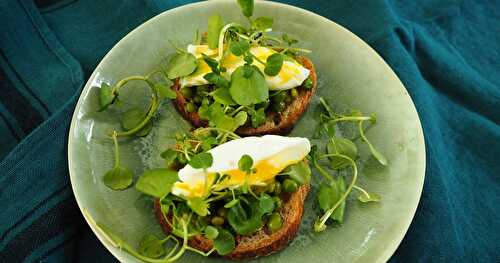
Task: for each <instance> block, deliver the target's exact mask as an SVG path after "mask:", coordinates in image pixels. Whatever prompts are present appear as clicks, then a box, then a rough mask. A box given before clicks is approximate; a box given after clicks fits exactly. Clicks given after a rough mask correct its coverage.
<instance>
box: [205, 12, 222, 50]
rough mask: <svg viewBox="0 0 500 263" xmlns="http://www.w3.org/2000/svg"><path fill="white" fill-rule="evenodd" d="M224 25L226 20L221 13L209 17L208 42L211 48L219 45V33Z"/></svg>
mask: <svg viewBox="0 0 500 263" xmlns="http://www.w3.org/2000/svg"><path fill="white" fill-rule="evenodd" d="M223 26H224V21H223V20H222V17H221V16H220V15H219V14H216V15H212V16H210V17H209V18H208V30H207V42H208V47H209V48H210V49H214V48H217V47H218V46H219V34H220V31H221V29H222V27H223Z"/></svg>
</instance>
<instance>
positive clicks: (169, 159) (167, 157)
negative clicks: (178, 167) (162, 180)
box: [160, 148, 177, 167]
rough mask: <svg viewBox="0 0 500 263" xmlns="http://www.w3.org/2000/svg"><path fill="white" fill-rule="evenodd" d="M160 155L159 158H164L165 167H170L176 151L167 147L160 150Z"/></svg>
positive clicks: (175, 156)
mask: <svg viewBox="0 0 500 263" xmlns="http://www.w3.org/2000/svg"><path fill="white" fill-rule="evenodd" d="M160 156H161V158H163V159H165V163H166V165H167V167H170V166H171V165H172V164H174V162H175V160H176V159H177V152H176V151H175V150H174V149H171V148H169V149H167V150H165V151H164V152H162V153H161V154H160Z"/></svg>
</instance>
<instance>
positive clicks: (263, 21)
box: [252, 16, 273, 31]
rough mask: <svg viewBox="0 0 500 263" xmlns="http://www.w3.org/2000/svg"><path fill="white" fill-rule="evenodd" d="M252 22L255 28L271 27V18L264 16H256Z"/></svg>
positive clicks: (262, 29) (263, 29)
mask: <svg viewBox="0 0 500 263" xmlns="http://www.w3.org/2000/svg"><path fill="white" fill-rule="evenodd" d="M252 24H253V27H255V29H257V30H260V31H265V30H266V29H269V28H271V27H273V18H272V17H265V16H261V17H257V18H256V19H255V20H254V21H253V23H252Z"/></svg>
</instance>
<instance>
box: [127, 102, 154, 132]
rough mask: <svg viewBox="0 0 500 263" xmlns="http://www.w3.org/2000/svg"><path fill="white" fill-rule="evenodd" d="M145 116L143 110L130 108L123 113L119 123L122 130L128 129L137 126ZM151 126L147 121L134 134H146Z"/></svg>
mask: <svg viewBox="0 0 500 263" xmlns="http://www.w3.org/2000/svg"><path fill="white" fill-rule="evenodd" d="M144 118H146V113H144V112H143V111H141V110H139V109H137V108H132V109H130V110H128V111H126V112H124V113H123V115H122V119H121V124H122V127H123V129H124V130H126V131H129V130H132V129H133V128H135V127H137V126H138V125H139V124H140V123H141V122H142V121H143V120H144ZM152 128H153V123H151V122H148V123H147V124H146V125H145V126H144V127H143V128H142V129H141V130H139V131H138V132H137V133H135V134H134V135H136V136H139V137H142V136H146V135H147V134H148V133H149V132H150V131H151V129H152Z"/></svg>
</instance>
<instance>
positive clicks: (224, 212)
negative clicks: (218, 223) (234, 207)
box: [217, 207, 228, 218]
mask: <svg viewBox="0 0 500 263" xmlns="http://www.w3.org/2000/svg"><path fill="white" fill-rule="evenodd" d="M227 211H228V209H227V208H225V207H221V208H219V209H218V210H217V215H219V216H220V217H222V218H226V216H227Z"/></svg>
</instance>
